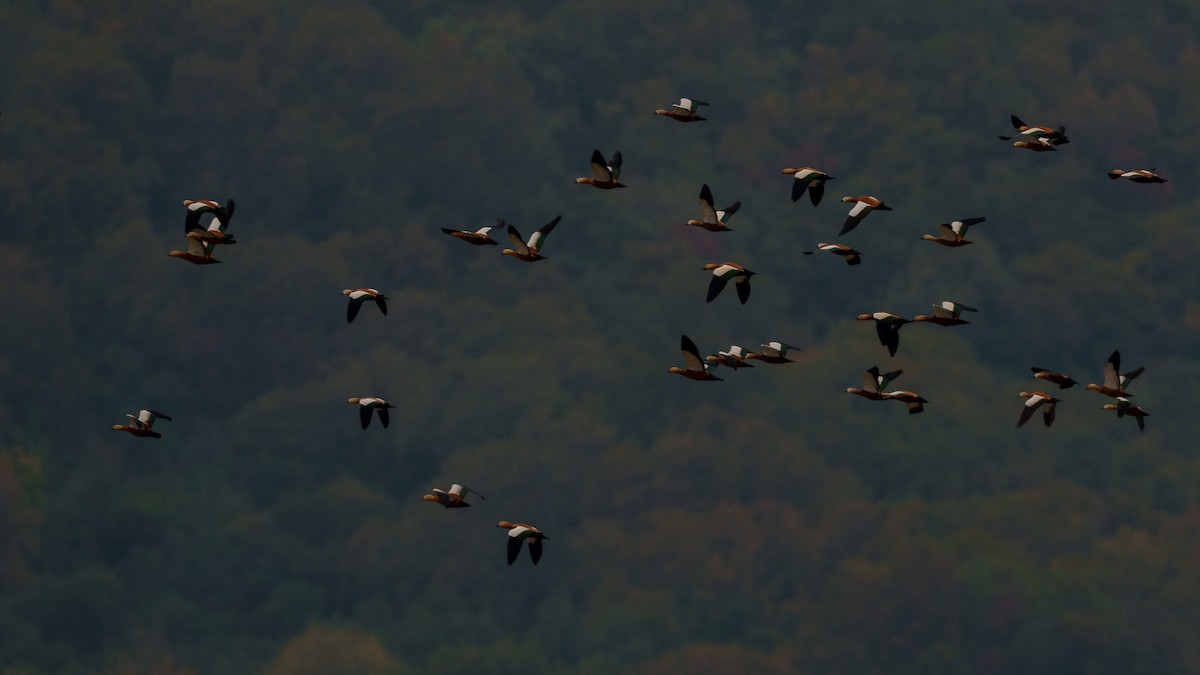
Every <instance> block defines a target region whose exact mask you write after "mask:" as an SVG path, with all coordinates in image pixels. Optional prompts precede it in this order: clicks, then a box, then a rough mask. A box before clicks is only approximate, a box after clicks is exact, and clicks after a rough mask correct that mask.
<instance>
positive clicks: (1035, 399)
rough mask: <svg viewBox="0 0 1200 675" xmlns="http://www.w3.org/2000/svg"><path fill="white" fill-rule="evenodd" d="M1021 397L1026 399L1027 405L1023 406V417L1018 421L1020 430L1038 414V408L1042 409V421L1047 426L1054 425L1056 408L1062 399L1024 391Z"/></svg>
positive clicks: (1037, 392) (1038, 392) (1042, 393)
mask: <svg viewBox="0 0 1200 675" xmlns="http://www.w3.org/2000/svg"><path fill="white" fill-rule="evenodd" d="M1020 396H1021V398H1023V399H1025V405H1024V406H1022V408H1021V417H1020V419H1018V420H1017V428H1018V429H1020V428H1021V427H1022V426H1024V424H1025V423H1026V422H1028V421H1029V418H1031V417H1033V413H1035V412H1037V409H1038V408H1041V409H1042V420H1043V421H1044V422H1045V423H1046V426H1050V425H1051V424H1054V411H1055V406H1056V405H1057V404H1058V403H1059V402H1060V399H1057V398H1054V397H1053V396H1051V395H1050V394H1046V393H1044V392H1040V391H1023V392H1021V394H1020Z"/></svg>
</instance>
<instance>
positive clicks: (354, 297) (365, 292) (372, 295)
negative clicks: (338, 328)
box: [342, 288, 387, 323]
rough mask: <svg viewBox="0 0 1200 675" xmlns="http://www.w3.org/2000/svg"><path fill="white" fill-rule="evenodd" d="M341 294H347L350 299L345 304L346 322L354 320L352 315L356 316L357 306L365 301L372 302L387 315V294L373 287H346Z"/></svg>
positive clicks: (360, 305) (359, 306)
mask: <svg viewBox="0 0 1200 675" xmlns="http://www.w3.org/2000/svg"><path fill="white" fill-rule="evenodd" d="M342 295H345V296H347V298H348V299H349V301H350V302H349V304H347V305H346V323H350V322H352V321H354V317H356V316H358V310H359V308H361V307H362V304H363V303H364V302H367V301H371V302H374V303H375V304H376V306H378V307H379V311H381V312H383V315H384V316H387V296H386V295H384V294H383V293H380V292H379V291H377V290H375V289H374V288H347V289H346V290H344V291H342Z"/></svg>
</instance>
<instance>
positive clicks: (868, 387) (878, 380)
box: [846, 366, 904, 401]
mask: <svg viewBox="0 0 1200 675" xmlns="http://www.w3.org/2000/svg"><path fill="white" fill-rule="evenodd" d="M902 373H904V371H903V370H893V371H891V372H890V373H883V374H880V372H879V366H871V368H870V369H869V370H867V372H865V373H863V386H862V388H859V387H847V388H846V393H847V394H854V395H856V396H862V397H863V398H868V399H871V400H872V401H882V400H883V392H884V390H885V389H886V388H887V386H888V383H889V382H891V381H892V380H894V379H896V378H897V377H900V375H901V374H902Z"/></svg>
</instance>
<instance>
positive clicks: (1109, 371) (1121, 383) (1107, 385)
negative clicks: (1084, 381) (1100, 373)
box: [1087, 350, 1146, 398]
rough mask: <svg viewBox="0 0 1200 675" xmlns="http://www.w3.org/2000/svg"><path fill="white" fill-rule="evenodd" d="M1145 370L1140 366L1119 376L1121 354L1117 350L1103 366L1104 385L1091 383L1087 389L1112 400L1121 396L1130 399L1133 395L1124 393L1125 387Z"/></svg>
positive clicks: (1144, 367)
mask: <svg viewBox="0 0 1200 675" xmlns="http://www.w3.org/2000/svg"><path fill="white" fill-rule="evenodd" d="M1145 369H1146V366H1141V367H1140V368H1137V369H1135V370H1131V371H1129V372H1128V373H1125V374H1124V375H1120V374H1119V373H1120V371H1121V352H1120V351H1119V350H1114V351H1113V353H1112V354H1111V355H1110V356H1109V357H1108V362H1107V363H1105V364H1104V384H1095V383H1092V384H1089V385H1088V386H1087V388H1088V389H1091V390H1092V391H1098V392H1100V393H1101V394H1104V395H1105V396H1111V397H1113V398H1119V397H1121V396H1124V397H1130V396H1133V394H1128V393H1126V392H1125V387H1126V386H1128V385H1129V383H1130V382H1132V381H1133V379H1134V378H1135V377H1137V376H1138V375H1141V374H1142V371H1143V370H1145Z"/></svg>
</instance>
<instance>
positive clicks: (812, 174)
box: [783, 166, 836, 206]
mask: <svg viewBox="0 0 1200 675" xmlns="http://www.w3.org/2000/svg"><path fill="white" fill-rule="evenodd" d="M783 173H786V174H788V175H790V176H792V177H793V179H794V180H792V201H794V202H798V201H800V198H801V197H803V196H804V193H805V191H807V192H808V198H809V199H810V200H812V205H813V206H816V205H818V204H820V203H821V197H822V196H824V194H825V181H828V180H836V179H835V178H834V177H833V176H830V175H829V174H827V173H825V172H824V171H821V170H820V169H814V168H812V167H811V166H802V167H800V168H799V169H784V170H783Z"/></svg>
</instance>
